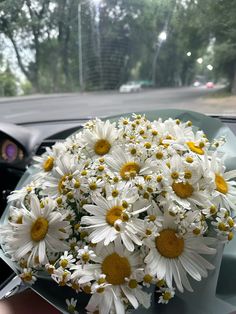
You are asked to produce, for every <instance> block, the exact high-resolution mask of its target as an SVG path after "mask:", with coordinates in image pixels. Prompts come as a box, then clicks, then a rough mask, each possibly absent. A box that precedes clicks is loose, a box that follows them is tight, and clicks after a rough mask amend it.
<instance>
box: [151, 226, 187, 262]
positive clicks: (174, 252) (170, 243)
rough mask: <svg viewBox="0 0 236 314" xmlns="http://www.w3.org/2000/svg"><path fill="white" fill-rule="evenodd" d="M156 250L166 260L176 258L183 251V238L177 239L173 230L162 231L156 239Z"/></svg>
mask: <svg viewBox="0 0 236 314" xmlns="http://www.w3.org/2000/svg"><path fill="white" fill-rule="evenodd" d="M156 248H157V250H158V252H159V253H160V254H161V255H162V256H164V257H166V258H176V257H178V256H180V255H181V254H182V252H183V250H184V240H183V238H178V237H177V236H176V234H175V230H173V229H164V230H162V231H161V232H160V235H159V236H158V237H156Z"/></svg>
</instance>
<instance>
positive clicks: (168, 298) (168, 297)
mask: <svg viewBox="0 0 236 314" xmlns="http://www.w3.org/2000/svg"><path fill="white" fill-rule="evenodd" d="M170 299H171V293H170V292H168V291H165V292H164V293H163V300H165V301H169V300H170Z"/></svg>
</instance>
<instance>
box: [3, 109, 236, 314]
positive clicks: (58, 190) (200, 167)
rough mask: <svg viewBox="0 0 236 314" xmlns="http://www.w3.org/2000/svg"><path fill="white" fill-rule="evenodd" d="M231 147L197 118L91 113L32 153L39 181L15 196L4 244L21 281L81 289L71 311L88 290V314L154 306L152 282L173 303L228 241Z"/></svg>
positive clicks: (234, 204) (234, 199)
mask: <svg viewBox="0 0 236 314" xmlns="http://www.w3.org/2000/svg"><path fill="white" fill-rule="evenodd" d="M224 143H225V140H224V138H219V139H218V140H214V141H212V142H210V141H209V140H208V138H207V136H206V134H204V132H203V131H201V130H194V128H193V127H192V123H191V121H186V122H182V121H180V120H178V119H175V120H174V119H171V118H169V119H167V120H164V121H163V120H162V119H161V118H159V119H157V120H154V121H149V120H148V119H147V118H146V117H145V115H136V114H133V116H132V117H128V118H123V117H122V118H120V119H119V120H118V122H113V123H111V122H110V121H109V120H106V121H101V120H99V119H95V120H91V121H89V122H87V123H86V124H85V125H84V128H83V129H82V130H80V131H79V132H77V133H75V134H73V135H72V136H70V137H69V138H68V139H66V140H65V141H64V142H59V143H56V144H55V145H54V146H53V147H52V148H47V150H46V152H45V153H44V154H43V155H42V156H41V157H35V158H34V159H35V164H34V167H35V174H34V175H33V176H32V178H31V179H32V181H31V182H30V183H29V184H27V185H26V186H24V187H22V188H21V189H20V190H16V191H15V192H13V194H12V195H11V196H10V197H9V201H10V204H11V206H10V210H9V216H8V220H7V223H6V224H5V226H4V227H3V229H2V231H1V236H2V247H3V250H4V252H5V254H6V255H7V256H10V257H11V259H12V261H14V262H15V263H16V264H17V265H18V268H19V271H20V276H21V278H22V280H24V281H25V282H27V283H30V284H33V283H34V282H35V280H36V279H37V278H40V277H41V276H42V274H45V273H47V274H48V277H49V278H50V279H51V280H52V281H55V282H56V283H57V284H58V285H59V286H61V287H70V288H71V289H73V290H74V291H75V292H77V293H78V298H77V299H71V300H69V299H67V300H66V301H65V302H66V303H67V308H68V312H69V313H77V311H76V309H77V308H76V302H77V300H79V299H80V298H81V295H82V293H86V294H89V295H90V299H89V302H88V304H87V306H86V310H87V311H88V313H94V312H96V311H99V313H100V314H105V313H118V314H122V313H125V312H126V311H127V310H129V309H131V308H137V307H138V306H139V305H142V306H144V307H145V308H148V307H149V306H150V296H151V293H150V289H148V287H150V286H153V287H154V286H155V287H156V292H157V293H155V296H154V297H155V298H158V302H160V303H168V302H169V300H170V299H172V298H173V297H174V295H175V291H176V290H179V291H180V292H183V291H184V290H185V289H186V290H188V291H192V287H191V280H192V279H194V280H197V281H200V280H201V279H202V278H204V277H207V275H208V271H209V270H212V269H213V268H214V266H213V265H212V264H211V263H210V262H209V261H208V259H207V255H213V254H215V253H216V249H215V247H216V245H215V243H216V242H217V241H222V242H226V241H228V240H231V239H232V238H233V231H234V228H235V221H234V219H233V217H232V210H235V209H236V182H235V181H234V180H233V179H234V178H235V177H236V171H235V170H232V171H228V172H226V167H225V166H224V163H223V161H222V160H223V158H222V154H221V153H220V152H219V148H220V147H221V146H222V145H224ZM190 278H192V279H191V280H189V279H190ZM65 299H66V296H65Z"/></svg>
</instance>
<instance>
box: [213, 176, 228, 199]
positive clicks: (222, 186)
mask: <svg viewBox="0 0 236 314" xmlns="http://www.w3.org/2000/svg"><path fill="white" fill-rule="evenodd" d="M215 184H216V190H217V191H219V192H220V193H223V194H227V193H228V184H227V182H226V181H225V179H224V178H223V177H222V176H221V175H219V174H216V175H215Z"/></svg>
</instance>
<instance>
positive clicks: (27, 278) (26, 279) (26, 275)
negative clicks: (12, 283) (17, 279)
mask: <svg viewBox="0 0 236 314" xmlns="http://www.w3.org/2000/svg"><path fill="white" fill-rule="evenodd" d="M21 279H22V280H23V281H24V282H29V281H31V280H32V274H31V273H23V274H22V275H21Z"/></svg>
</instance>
